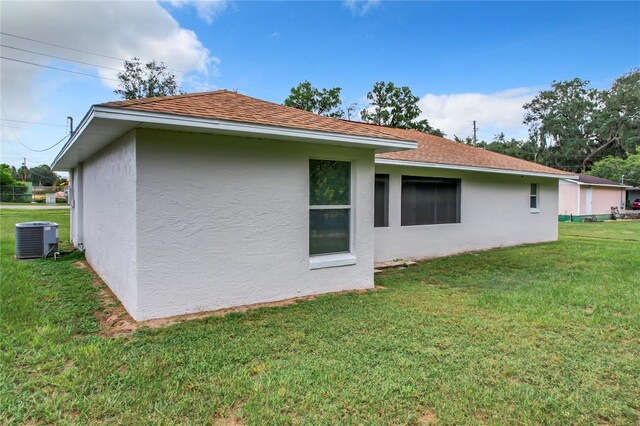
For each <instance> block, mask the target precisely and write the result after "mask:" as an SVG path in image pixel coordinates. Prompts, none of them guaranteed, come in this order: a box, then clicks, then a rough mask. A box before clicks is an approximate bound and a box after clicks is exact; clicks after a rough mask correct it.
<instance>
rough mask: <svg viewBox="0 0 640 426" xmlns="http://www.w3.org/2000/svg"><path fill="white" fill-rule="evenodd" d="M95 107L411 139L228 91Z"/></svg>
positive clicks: (120, 102) (147, 99) (404, 139)
mask: <svg viewBox="0 0 640 426" xmlns="http://www.w3.org/2000/svg"><path fill="white" fill-rule="evenodd" d="M99 106H103V107H111V108H124V109H132V110H139V111H148V112H157V113H164V114H176V115H186V116H190V117H200V118H211V119H218V120H228V121H238V122H242V123H252V124H263V125H267V126H278V127H289V128H293V129H303V130H312V131H317V132H330V133H340V134H347V135H353V136H364V137H373V138H382V139H394V140H402V141H411V142H415V141H414V140H413V139H408V136H404V135H394V136H391V135H390V134H388V133H387V132H383V131H381V129H384V128H383V127H380V128H378V127H379V126H368V127H365V126H361V125H360V123H356V122H353V121H346V120H338V119H335V118H330V117H325V116H322V115H318V114H314V113H312V112H308V111H303V110H300V109H297V108H292V107H288V106H284V105H278V104H275V103H272V102H267V101H263V100H260V99H256V98H251V97H249V96H245V95H241V94H239V93H235V92H230V91H228V90H217V91H214V92H204V93H192V94H187V95H178V96H164V97H158V98H146V99H131V100H125V101H116V102H107V103H104V104H100V105H99Z"/></svg>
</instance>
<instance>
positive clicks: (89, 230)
mask: <svg viewBox="0 0 640 426" xmlns="http://www.w3.org/2000/svg"><path fill="white" fill-rule="evenodd" d="M74 177H77V178H78V179H80V180H81V182H80V185H79V186H80V187H81V191H82V193H81V195H80V198H81V200H80V202H81V203H82V206H81V208H82V212H81V218H78V219H77V220H81V221H82V223H80V226H81V232H82V243H83V246H84V249H85V254H86V257H87V261H88V262H89V264H90V265H91V266H92V267H93V269H94V270H95V271H96V272H97V273H98V275H100V277H101V278H102V279H103V280H104V281H105V283H107V285H108V286H109V287H110V288H111V290H112V291H113V292H114V293H115V294H116V295H117V296H118V298H119V299H120V300H121V301H122V303H123V305H124V306H125V308H126V309H127V310H128V311H129V313H131V314H132V315H134V316H135V312H136V306H137V305H136V303H137V292H136V269H137V268H136V142H135V133H134V132H130V133H129V134H127V135H125V136H123V137H122V138H120V139H119V140H117V141H115V142H114V143H112V144H110V145H109V146H108V147H106V148H105V149H103V150H102V151H100V152H98V153H97V154H95V155H94V156H92V157H91V158H89V159H88V160H87V161H85V162H84V164H83V165H82V173H81V175H78V176H76V173H74ZM78 223H79V222H76V224H78ZM78 229H80V228H78Z"/></svg>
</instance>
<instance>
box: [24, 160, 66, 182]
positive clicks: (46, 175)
mask: <svg viewBox="0 0 640 426" xmlns="http://www.w3.org/2000/svg"><path fill="white" fill-rule="evenodd" d="M28 179H29V180H30V181H31V182H33V184H34V185H37V184H40V185H42V186H56V185H57V184H58V183H59V182H60V176H58V175H57V174H56V173H54V171H53V170H51V167H49V166H47V165H46V164H42V165H40V166H36V167H32V168H31V169H29V175H28Z"/></svg>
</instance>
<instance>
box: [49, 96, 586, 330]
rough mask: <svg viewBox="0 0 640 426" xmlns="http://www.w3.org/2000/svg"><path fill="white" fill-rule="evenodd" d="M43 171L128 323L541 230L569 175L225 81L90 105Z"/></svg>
mask: <svg viewBox="0 0 640 426" xmlns="http://www.w3.org/2000/svg"><path fill="white" fill-rule="evenodd" d="M53 167H54V169H56V170H67V171H69V173H70V181H71V190H70V193H71V206H72V207H71V229H72V231H71V233H72V240H73V243H74V244H75V245H76V246H79V247H82V248H84V250H85V253H86V257H87V260H88V262H89V263H90V264H91V266H92V267H93V269H95V271H96V272H97V273H98V274H99V275H100V276H101V277H102V278H103V279H104V281H105V282H106V283H107V284H108V285H109V287H110V288H111V289H112V290H113V292H114V293H115V294H116V295H117V296H118V298H120V300H121V301H122V303H123V304H124V306H125V307H126V309H127V310H128V311H129V313H130V314H131V315H132V316H133V317H134V318H135V319H137V320H145V319H151V318H159V317H167V316H173V315H179V314H186V313H192V312H199V311H207V310H215V309H221V308H228V307H233V306H239V305H248V304H255V303H262V302H271V301H278V300H284V299H288V298H292V297H297V296H305V295H312V294H320V293H327V292H334V291H340V290H351V289H367V288H372V287H373V285H374V281H373V267H374V261H384V260H394V259H398V258H402V259H414V258H426V257H434V256H443V255H448V254H452V253H460V252H464V251H470V250H481V249H488V248H492V247H500V246H511V245H517V244H525V243H537V242H543V241H553V240H556V239H557V235H558V234H557V232H558V229H557V211H558V181H559V180H560V179H564V178H573V177H575V176H573V175H572V174H569V173H566V172H562V171H558V170H555V169H551V168H549V167H545V166H541V165H538V164H533V163H529V162H527V161H523V160H519V159H515V158H512V157H508V156H505V155H501V154H497V153H493V152H489V151H485V150H481V149H478V148H474V147H471V146H468V145H465V144H461V143H457V142H453V141H449V140H446V139H443V138H439V137H435V136H431V135H427V134H424V133H420V132H416V131H411V130H399V129H391V128H387V127H382V126H375V125H369V124H364V123H357V122H350V121H345V120H339V119H334V118H329V117H323V116H318V115H315V114H312V113H309V112H306V111H301V110H297V109H294V108H289V107H285V106H282V105H278V104H274V103H270V102H265V101H262V100H259V99H255V98H251V97H248V96H244V95H240V94H237V93H234V92H229V91H224V90H222V91H216V92H208V93H196V94H189V95H179V96H171V97H164V98H150V99H139V100H130V101H119V102H110V103H106V104H101V105H95V106H93V107H92V108H91V109H90V110H89V112H88V113H87V115H86V116H85V118H84V119H83V120H82V122H81V123H80V125H79V127H78V130H77V131H76V132H75V133H74V135H73V137H72V138H71V139H70V141H69V142H68V143H67V144H66V145H65V146H64V147H63V149H62V150H61V152H60V153H59V154H58V156H57V157H56V159H55V161H54V164H53ZM114 182H117V183H118V184H117V185H115V184H114Z"/></svg>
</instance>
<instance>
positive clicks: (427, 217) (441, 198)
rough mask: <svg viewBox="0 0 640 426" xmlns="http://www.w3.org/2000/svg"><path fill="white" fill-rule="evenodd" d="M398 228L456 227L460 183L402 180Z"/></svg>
mask: <svg viewBox="0 0 640 426" xmlns="http://www.w3.org/2000/svg"><path fill="white" fill-rule="evenodd" d="M401 208H402V218H401V223H402V226H411V225H433V224H438V223H460V179H443V178H428V177H417V176H402V205H401Z"/></svg>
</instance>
